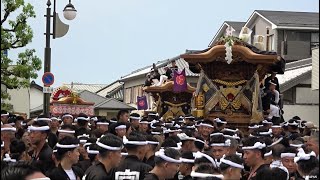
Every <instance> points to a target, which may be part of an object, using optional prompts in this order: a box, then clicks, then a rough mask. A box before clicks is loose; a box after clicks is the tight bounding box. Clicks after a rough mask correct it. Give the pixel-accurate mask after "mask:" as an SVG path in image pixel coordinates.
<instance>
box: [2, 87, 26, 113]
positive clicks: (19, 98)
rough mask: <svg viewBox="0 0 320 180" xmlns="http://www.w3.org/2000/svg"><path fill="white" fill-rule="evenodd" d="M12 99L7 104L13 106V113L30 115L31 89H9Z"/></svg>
mask: <svg viewBox="0 0 320 180" xmlns="http://www.w3.org/2000/svg"><path fill="white" fill-rule="evenodd" d="M8 93H9V95H10V96H11V99H10V100H9V101H8V100H7V101H6V102H8V103H10V104H12V105H13V111H14V112H19V113H26V114H27V116H28V117H29V115H30V99H29V88H21V89H8Z"/></svg>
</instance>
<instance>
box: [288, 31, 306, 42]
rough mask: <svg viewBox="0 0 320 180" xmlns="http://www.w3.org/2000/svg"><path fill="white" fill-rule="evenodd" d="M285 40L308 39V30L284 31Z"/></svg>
mask: <svg viewBox="0 0 320 180" xmlns="http://www.w3.org/2000/svg"><path fill="white" fill-rule="evenodd" d="M285 32H286V37H287V41H307V42H308V41H310V36H311V35H310V32H299V31H285Z"/></svg>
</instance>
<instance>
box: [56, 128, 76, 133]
mask: <svg viewBox="0 0 320 180" xmlns="http://www.w3.org/2000/svg"><path fill="white" fill-rule="evenodd" d="M58 132H59V133H67V134H74V133H76V131H74V130H72V131H69V130H64V129H58Z"/></svg>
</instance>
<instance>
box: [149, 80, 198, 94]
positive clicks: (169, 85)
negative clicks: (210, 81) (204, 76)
mask: <svg viewBox="0 0 320 180" xmlns="http://www.w3.org/2000/svg"><path fill="white" fill-rule="evenodd" d="M173 85H174V82H173V81H168V82H166V83H164V84H162V85H161V86H145V87H143V91H145V92H165V91H173ZM195 91H196V88H194V87H192V86H190V85H189V84H187V91H186V92H187V93H193V92H195Z"/></svg>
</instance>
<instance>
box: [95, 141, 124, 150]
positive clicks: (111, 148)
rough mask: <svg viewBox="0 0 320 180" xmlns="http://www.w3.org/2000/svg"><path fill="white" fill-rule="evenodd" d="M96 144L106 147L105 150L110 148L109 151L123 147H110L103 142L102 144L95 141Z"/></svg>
mask: <svg viewBox="0 0 320 180" xmlns="http://www.w3.org/2000/svg"><path fill="white" fill-rule="evenodd" d="M96 144H97V145H98V146H100V147H102V148H103V149H107V150H110V151H119V150H121V149H123V147H122V146H121V147H111V146H108V145H105V144H102V143H101V142H99V141H97V142H96Z"/></svg>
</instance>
